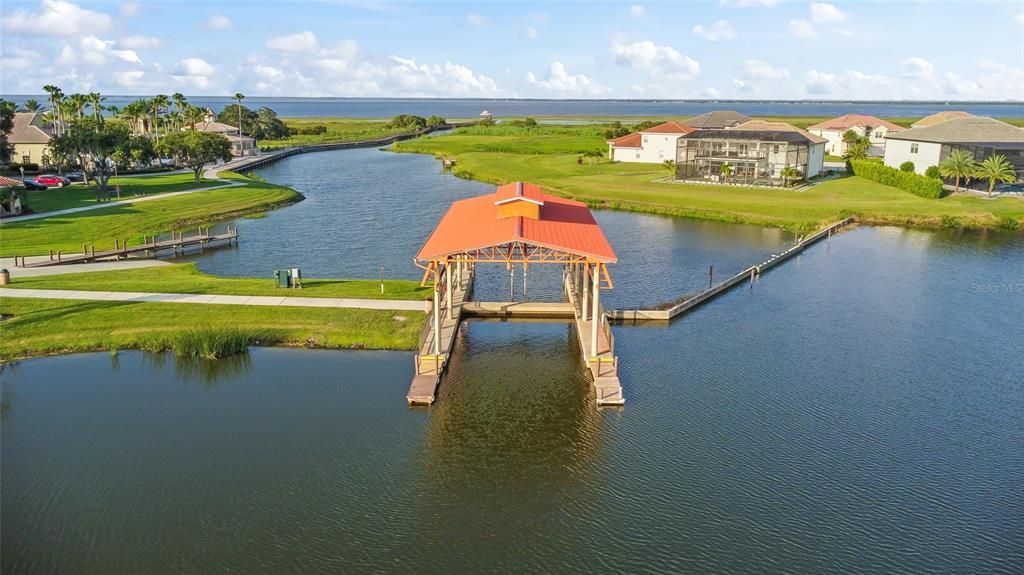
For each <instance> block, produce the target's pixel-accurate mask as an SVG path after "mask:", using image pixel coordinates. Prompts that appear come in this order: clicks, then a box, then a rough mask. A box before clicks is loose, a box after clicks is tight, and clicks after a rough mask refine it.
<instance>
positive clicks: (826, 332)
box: [0, 228, 1024, 574]
mask: <svg viewBox="0 0 1024 575" xmlns="http://www.w3.org/2000/svg"><path fill="white" fill-rule="evenodd" d="M1022 270H1024V240H1022V239H1021V238H1014V239H1009V240H1007V239H1005V238H1004V239H1003V240H998V241H994V240H987V239H985V238H977V237H976V238H960V239H957V238H952V237H949V236H944V235H942V234H935V233H927V232H918V231H905V230H898V229H892V228H860V229H856V230H853V231H850V232H847V233H844V234H842V235H840V236H838V237H836V238H834V239H833V241H832V243H831V244H819V245H818V246H815V247H813V248H811V249H810V250H808V251H807V252H805V253H804V254H803V255H801V256H800V257H799V258H797V259H795V260H793V261H791V262H789V263H787V264H786V265H785V266H784V267H782V268H780V269H778V270H776V271H773V272H770V273H768V274H766V275H765V276H764V277H763V278H762V279H760V280H759V281H758V283H757V284H756V285H755V286H754V288H753V289H752V290H751V289H746V288H744V289H738V290H736V291H733V292H731V293H730V294H728V295H726V296H725V297H723V298H722V299H719V300H717V301H716V302H714V303H712V304H710V305H709V306H707V307H705V308H703V309H701V310H700V311H698V312H696V313H694V314H692V315H689V316H687V317H685V318H683V319H682V320H681V321H678V322H676V323H674V324H672V325H671V326H669V327H641V326H620V327H617V328H615V329H616V337H617V342H618V345H619V354H620V356H621V358H622V360H623V364H622V372H621V375H622V380H623V383H624V388H625V393H626V397H627V401H628V403H627V405H626V407H625V408H624V409H622V410H609V411H599V410H597V409H595V408H594V407H593V404H592V402H593V399H592V397H591V396H590V391H589V384H588V383H587V380H586V378H585V376H584V375H583V367H582V365H581V364H580V362H579V361H578V359H577V356H576V349H575V346H576V342H575V341H574V339H573V337H574V336H573V334H572V330H571V329H570V328H569V326H568V325H567V324H565V323H560V322H553V323H552V322H547V323H505V322H473V323H469V324H467V325H466V326H465V329H464V330H463V331H462V332H461V335H460V337H459V339H458V342H457V351H456V354H455V357H454V359H453V367H454V369H453V370H452V372H451V375H450V376H449V377H448V378H447V379H446V380H445V382H444V383H443V386H442V388H441V392H440V400H439V402H438V403H437V404H435V406H434V407H432V408H430V409H423V410H419V409H412V410H411V409H408V408H407V407H406V406H405V402H404V393H405V390H406V387H407V385H408V382H409V379H410V377H411V375H412V361H411V355H410V354H408V353H396V352H325V351H303V350H276V349H254V350H253V351H252V352H251V354H250V356H249V357H248V358H246V359H243V360H239V361H234V362H228V363H223V364H215V365H214V366H207V365H205V364H199V365H196V364H191V363H185V364H178V363H177V362H176V361H175V360H173V359H172V358H169V357H165V356H152V355H145V354H141V353H121V354H120V355H119V356H118V358H116V359H114V358H111V356H110V355H109V354H85V355H74V356H65V357H55V358H47V359H38V360H31V361H24V362H21V363H19V364H16V365H14V366H6V367H5V368H4V370H3V372H2V380H3V384H2V394H3V396H2V405H3V411H2V429H0V431H2V435H0V437H2V452H0V453H2V468H0V470H2V471H0V473H2V475H0V479H2V481H3V491H2V494H0V505H2V513H3V525H2V541H0V543H2V546H3V556H2V565H0V568H2V571H3V572H4V573H5V574H7V573H12V574H14V573H193V572H229V571H230V572H238V573H303V574H306V573H334V572H375V573H410V572H432V573H460V572H508V573H524V572H565V573H568V572H592V573H667V572H671V573H687V572H692V573H751V572H790V573H821V572H829V573H958V574H964V573H1020V572H1021V571H1022V570H1024V423H1022V413H1024V379H1022V377H1021V374H1022V373H1024V353H1022V352H1024V330H1022V329H1020V320H1021V318H1022V317H1024V285H1022V284H1024V277H1022V276H1024V272H1022ZM218 365H219V367H220V369H217V366H218Z"/></svg>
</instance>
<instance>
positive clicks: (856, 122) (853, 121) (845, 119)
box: [808, 114, 905, 132]
mask: <svg viewBox="0 0 1024 575" xmlns="http://www.w3.org/2000/svg"><path fill="white" fill-rule="evenodd" d="M854 126H870V127H872V128H878V127H881V126H885V127H886V128H889V129H890V130H892V131H894V132H896V131H900V130H904V129H905V128H904V127H903V126H898V125H896V124H893V123H892V122H889V121H886V120H883V119H881V118H876V117H875V116H863V115H861V114H846V115H845V116H839V117H838V118H832V119H831V120H826V121H824V122H821V123H820V124H815V125H813V126H811V127H810V128H808V130H848V129H850V128H852V127H854Z"/></svg>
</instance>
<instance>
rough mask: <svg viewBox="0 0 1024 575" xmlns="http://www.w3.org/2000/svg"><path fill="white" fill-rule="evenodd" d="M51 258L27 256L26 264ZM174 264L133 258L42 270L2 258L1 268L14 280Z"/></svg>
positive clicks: (58, 266) (42, 268)
mask: <svg viewBox="0 0 1024 575" xmlns="http://www.w3.org/2000/svg"><path fill="white" fill-rule="evenodd" d="M49 259H50V258H49V256H25V262H26V263H28V264H32V263H35V262H41V261H47V260H49ZM170 265H174V263H173V262H169V261H166V260H157V259H153V258H132V259H127V260H111V261H102V262H93V263H84V264H67V265H57V266H46V267H41V268H22V267H17V266H15V265H14V258H0V268H4V269H6V270H7V271H8V273H10V274H11V277H12V278H27V277H37V276H56V275H64V274H81V273H89V272H109V271H115V270H134V269H139V268H152V267H156V266H170Z"/></svg>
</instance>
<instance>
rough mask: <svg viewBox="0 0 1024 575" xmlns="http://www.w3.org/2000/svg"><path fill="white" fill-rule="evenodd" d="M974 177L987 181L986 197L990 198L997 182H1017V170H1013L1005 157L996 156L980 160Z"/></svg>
mask: <svg viewBox="0 0 1024 575" xmlns="http://www.w3.org/2000/svg"><path fill="white" fill-rule="evenodd" d="M974 176H975V177H976V178H983V179H987V180H988V197H990V198H991V197H992V190H993V189H995V187H996V182H997V181H998V182H1007V183H1010V182H1016V181H1017V170H1015V169H1013V165H1012V164H1010V162H1008V161H1007V160H1006V156H1003V155H1001V154H996V155H995V156H989V157H987V158H985V159H984V160H982V161H981V163H980V164H978V167H977V169H976V170H975V172H974Z"/></svg>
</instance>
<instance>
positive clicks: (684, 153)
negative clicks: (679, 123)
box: [676, 120, 827, 186]
mask: <svg viewBox="0 0 1024 575" xmlns="http://www.w3.org/2000/svg"><path fill="white" fill-rule="evenodd" d="M826 141H827V140H826V139H825V138H823V137H821V136H817V135H814V134H811V133H810V132H807V131H806V130H801V129H800V128H797V127H795V126H791V125H789V124H783V123H781V122H765V121H762V120H751V121H749V122H744V123H742V124H740V125H738V126H734V127H731V128H726V129H722V130H718V129H708V130H696V131H694V132H691V133H689V134H686V135H685V136H683V137H682V138H680V140H679V147H678V150H677V155H676V177H677V179H680V180H692V181H710V182H726V183H737V184H746V185H764V186H780V185H784V184H785V183H786V181H787V179H790V180H791V179H792V178H786V177H784V175H783V170H785V169H786V168H794V169H795V170H796V172H797V173H798V174H799V177H800V178H812V177H814V176H817V175H818V174H820V173H821V172H822V168H823V165H824V161H825V143H826ZM724 164H728V165H729V168H730V169H729V171H730V172H731V174H730V175H728V176H724V175H723V174H722V171H723V169H722V166H723V165H724Z"/></svg>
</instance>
